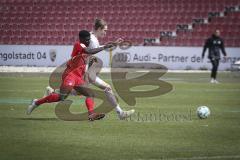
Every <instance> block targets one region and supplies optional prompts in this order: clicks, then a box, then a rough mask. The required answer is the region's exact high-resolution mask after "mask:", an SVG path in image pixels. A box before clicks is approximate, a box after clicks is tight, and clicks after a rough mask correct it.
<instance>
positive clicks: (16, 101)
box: [0, 98, 85, 104]
mask: <svg viewBox="0 0 240 160" xmlns="http://www.w3.org/2000/svg"><path fill="white" fill-rule="evenodd" d="M31 101H32V100H29V99H0V104H30V103H31ZM73 102H74V104H82V103H85V98H81V99H79V100H73Z"/></svg>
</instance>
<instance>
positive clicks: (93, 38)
mask: <svg viewBox="0 0 240 160" xmlns="http://www.w3.org/2000/svg"><path fill="white" fill-rule="evenodd" d="M98 47H100V44H99V41H98V39H97V37H96V36H95V35H94V34H93V32H90V43H89V46H88V48H90V49H94V48H98ZM88 67H89V66H88V63H87V65H86V70H85V71H87V70H88Z"/></svg>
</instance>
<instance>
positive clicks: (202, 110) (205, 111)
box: [197, 106, 210, 119]
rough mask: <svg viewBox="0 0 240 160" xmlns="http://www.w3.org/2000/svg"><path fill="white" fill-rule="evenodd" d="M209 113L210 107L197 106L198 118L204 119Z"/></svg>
mask: <svg viewBox="0 0 240 160" xmlns="http://www.w3.org/2000/svg"><path fill="white" fill-rule="evenodd" d="M209 115H210V109H209V108H208V107H207V106H200V107H198V108H197V116H198V117H199V118H200V119H205V118H207V117H208V116H209Z"/></svg>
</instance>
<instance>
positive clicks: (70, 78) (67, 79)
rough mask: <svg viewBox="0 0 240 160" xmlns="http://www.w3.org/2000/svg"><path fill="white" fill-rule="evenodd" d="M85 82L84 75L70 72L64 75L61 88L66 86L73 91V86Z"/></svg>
mask: <svg viewBox="0 0 240 160" xmlns="http://www.w3.org/2000/svg"><path fill="white" fill-rule="evenodd" d="M84 83H85V81H84V79H83V77H82V76H77V75H75V74H71V73H70V74H67V75H63V77H62V84H61V88H62V89H63V88H65V89H67V90H69V91H71V90H72V89H73V87H75V86H80V85H83V84H84Z"/></svg>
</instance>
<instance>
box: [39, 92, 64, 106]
mask: <svg viewBox="0 0 240 160" xmlns="http://www.w3.org/2000/svg"><path fill="white" fill-rule="evenodd" d="M59 100H60V94H57V93H52V94H50V95H49V96H46V97H43V98H41V99H38V100H37V101H36V102H35V103H36V105H41V104H43V103H51V102H58V101H59Z"/></svg>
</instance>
